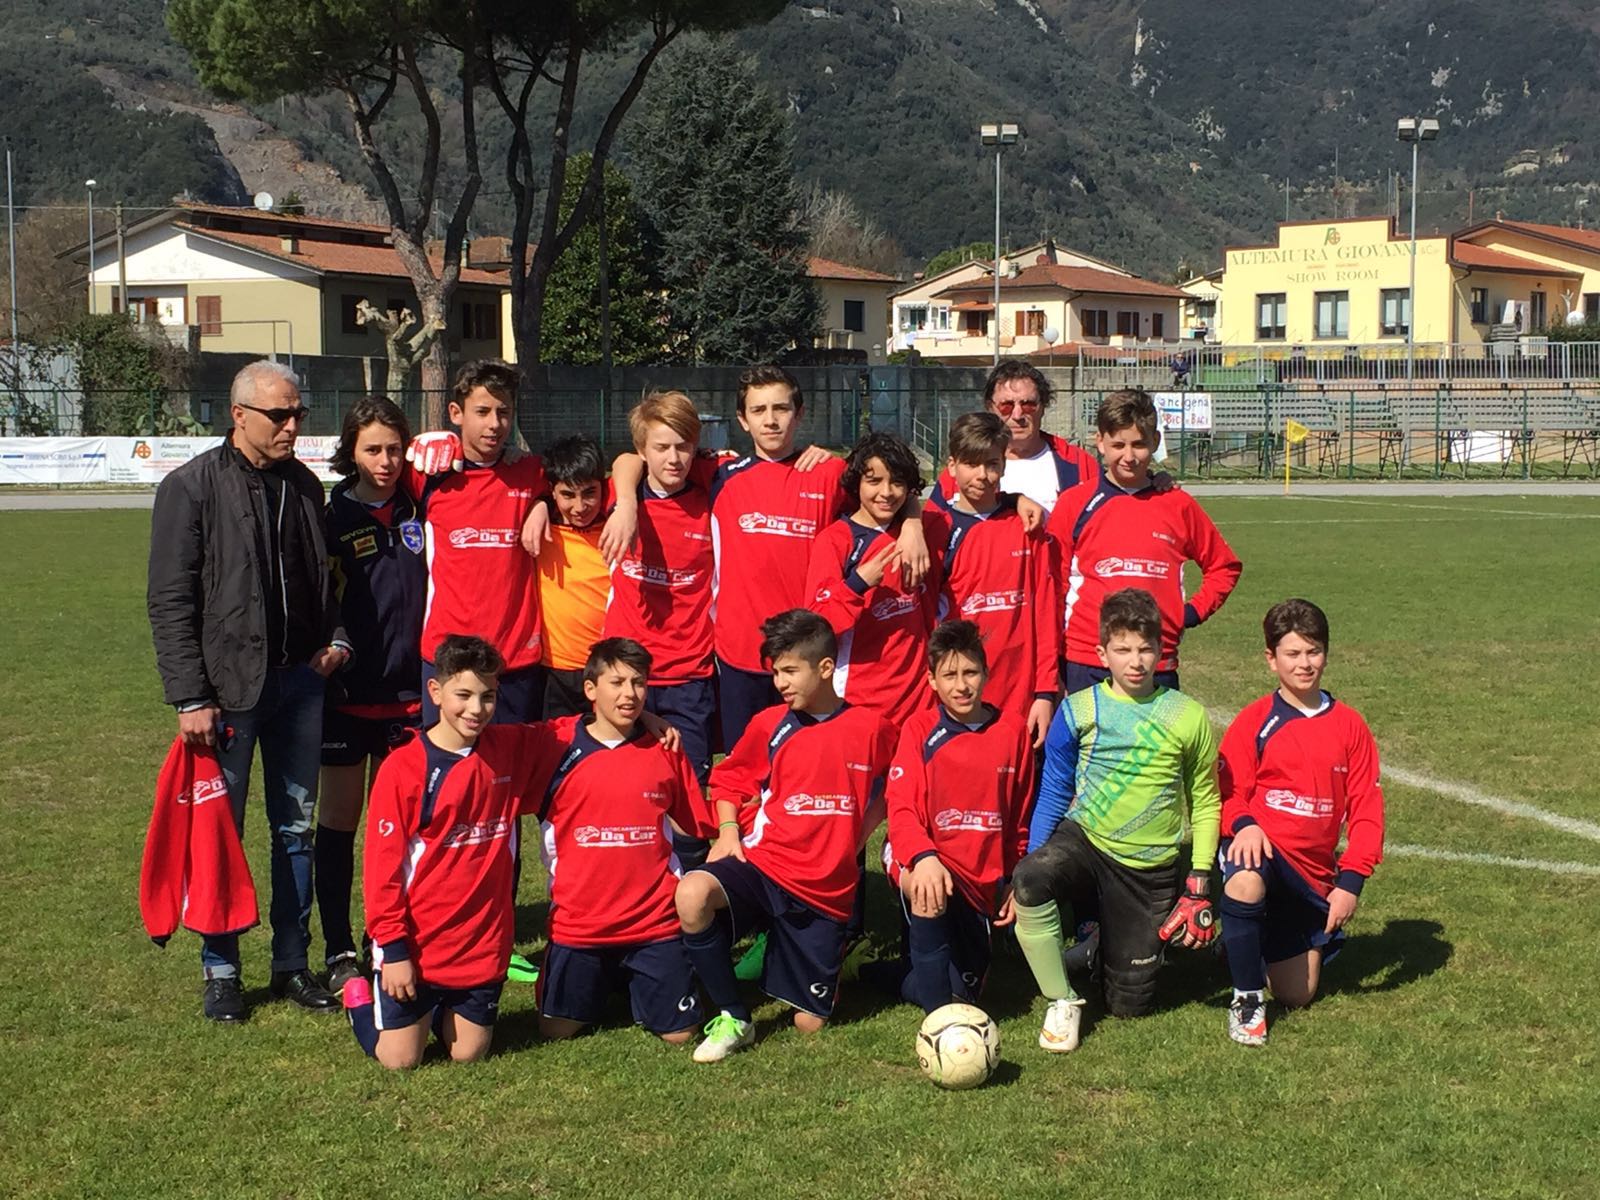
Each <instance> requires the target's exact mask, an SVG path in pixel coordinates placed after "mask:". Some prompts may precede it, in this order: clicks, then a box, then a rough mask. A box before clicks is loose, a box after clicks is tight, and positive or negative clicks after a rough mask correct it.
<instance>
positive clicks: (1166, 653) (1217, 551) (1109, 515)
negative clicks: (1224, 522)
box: [1049, 480, 1243, 671]
mask: <svg viewBox="0 0 1600 1200" xmlns="http://www.w3.org/2000/svg"><path fill="white" fill-rule="evenodd" d="M1049 530H1050V536H1051V537H1053V538H1055V540H1056V543H1057V545H1059V546H1060V547H1061V563H1062V576H1063V578H1062V583H1061V589H1062V593H1063V605H1064V613H1065V616H1064V620H1063V622H1062V624H1063V627H1064V628H1065V631H1066V633H1065V638H1066V658H1067V660H1068V661H1069V662H1076V663H1088V664H1089V665H1091V666H1099V665H1100V659H1099V656H1098V655H1097V654H1096V653H1095V647H1096V646H1097V645H1098V644H1099V642H1100V604H1101V602H1102V601H1104V600H1105V598H1106V597H1107V596H1108V595H1110V594H1111V593H1112V592H1115V591H1119V590H1121V589H1122V588H1125V587H1137V588H1143V589H1144V590H1145V591H1147V592H1149V593H1150V594H1151V595H1152V596H1154V597H1155V599H1156V603H1157V604H1158V605H1159V606H1160V608H1161V661H1160V662H1159V663H1158V664H1157V668H1156V669H1157V670H1162V671H1175V670H1177V669H1178V642H1179V641H1180V640H1181V639H1182V637H1183V631H1184V630H1185V629H1186V628H1189V627H1190V626H1192V625H1198V624H1199V623H1200V622H1201V621H1204V620H1205V619H1206V618H1207V617H1209V616H1211V614H1212V613H1214V612H1216V611H1217V609H1219V608H1221V607H1222V602H1223V601H1224V600H1226V599H1227V598H1228V594H1229V593H1230V592H1232V591H1233V588H1234V585H1235V584H1237V583H1238V582H1239V573H1240V571H1242V570H1243V564H1241V563H1240V562H1239V556H1238V555H1237V554H1235V553H1234V552H1233V549H1232V547H1230V546H1229V545H1228V543H1227V542H1225V541H1224V540H1223V538H1222V534H1220V533H1218V532H1217V527H1216V526H1215V525H1213V524H1212V523H1211V518H1210V517H1208V516H1207V515H1206V512H1205V510H1204V509H1203V508H1201V507H1200V505H1199V503H1198V502H1196V500H1195V498H1194V497H1193V496H1191V495H1189V493H1188V492H1184V491H1179V490H1177V489H1173V490H1172V491H1166V492H1158V491H1156V490H1155V488H1153V487H1147V488H1145V489H1144V490H1142V491H1138V492H1125V491H1123V490H1122V489H1121V488H1119V487H1117V486H1116V485H1115V484H1113V483H1111V482H1110V481H1109V480H1105V481H1098V482H1086V483H1081V484H1079V485H1078V486H1077V487H1075V488H1073V489H1072V490H1071V491H1070V492H1067V493H1065V494H1064V495H1063V496H1062V497H1061V499H1060V500H1059V501H1058V502H1057V504H1056V507H1055V511H1054V512H1052V513H1051V514H1050V524H1049ZM1191 559H1192V560H1193V561H1194V562H1196V563H1199V564H1200V572H1201V579H1200V590H1199V591H1197V592H1195V594H1194V595H1193V596H1192V597H1190V598H1189V600H1188V602H1187V603H1185V601H1184V596H1183V564H1184V563H1185V562H1187V561H1189V560H1191Z"/></svg>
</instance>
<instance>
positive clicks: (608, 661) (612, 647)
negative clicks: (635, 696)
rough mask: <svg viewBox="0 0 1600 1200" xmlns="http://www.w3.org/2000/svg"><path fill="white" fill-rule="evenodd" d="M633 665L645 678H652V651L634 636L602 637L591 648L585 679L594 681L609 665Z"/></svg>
mask: <svg viewBox="0 0 1600 1200" xmlns="http://www.w3.org/2000/svg"><path fill="white" fill-rule="evenodd" d="M615 666H624V667H632V668H633V669H634V670H635V671H637V672H638V673H639V674H640V675H642V676H643V677H644V678H645V679H647V680H648V679H649V678H650V651H648V650H646V649H645V648H644V647H643V646H641V645H640V644H639V643H638V642H636V641H634V640H633V639H632V638H625V637H608V638H601V639H600V640H599V641H598V642H596V643H595V644H594V645H593V646H591V647H590V648H589V657H588V658H587V659H585V660H584V663H583V681H584V682H585V683H593V682H594V681H595V680H597V679H599V678H600V676H601V675H603V674H604V673H605V670H606V668H607V667H615Z"/></svg>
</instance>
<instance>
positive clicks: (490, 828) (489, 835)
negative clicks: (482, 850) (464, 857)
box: [439, 817, 511, 850]
mask: <svg viewBox="0 0 1600 1200" xmlns="http://www.w3.org/2000/svg"><path fill="white" fill-rule="evenodd" d="M510 833H511V822H510V820H509V819H508V818H506V817H493V818H491V819H490V820H487V821H457V822H456V823H455V824H454V825H452V826H451V827H450V832H449V833H447V834H445V835H444V838H443V839H442V840H441V841H440V843H439V844H440V846H442V847H443V848H444V849H446V850H459V849H461V848H462V847H463V846H481V845H483V844H484V843H485V842H493V841H498V840H499V839H500V838H503V837H506V836H508V835H509V834H510Z"/></svg>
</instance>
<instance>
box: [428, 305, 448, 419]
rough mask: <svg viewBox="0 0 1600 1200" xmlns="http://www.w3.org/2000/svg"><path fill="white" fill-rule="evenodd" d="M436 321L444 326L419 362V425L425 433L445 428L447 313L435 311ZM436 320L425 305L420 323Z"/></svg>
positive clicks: (433, 313)
mask: <svg viewBox="0 0 1600 1200" xmlns="http://www.w3.org/2000/svg"><path fill="white" fill-rule="evenodd" d="M437 313H438V319H439V320H440V321H442V322H443V326H442V327H441V328H440V329H439V331H438V333H437V334H435V335H434V338H433V340H432V341H430V342H429V343H428V353H427V354H426V355H424V356H423V359H422V370H421V376H422V423H423V425H424V427H425V428H427V429H443V428H444V427H445V407H446V405H445V401H446V393H447V392H448V390H449V388H450V350H449V347H448V346H447V345H446V344H445V343H446V334H447V333H448V332H449V325H450V322H449V319H448V313H449V309H448V307H446V306H441V307H440V308H439V309H438V310H437ZM434 316H435V309H434V307H433V306H432V305H429V304H427V303H424V304H423V306H422V319H423V320H424V321H426V320H429V319H430V318H433V317H434Z"/></svg>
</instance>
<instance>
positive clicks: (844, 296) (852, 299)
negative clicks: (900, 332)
mask: <svg viewBox="0 0 1600 1200" xmlns="http://www.w3.org/2000/svg"><path fill="white" fill-rule="evenodd" d="M806 273H807V274H808V275H809V276H810V277H811V283H812V285H813V286H814V287H815V288H816V289H817V296H818V298H819V299H820V300H821V301H822V318H821V321H820V323H819V329H818V333H817V345H818V347H819V348H822V349H828V350H865V351H866V352H867V361H868V362H870V363H882V362H886V361H888V356H889V350H890V348H891V347H890V346H889V338H888V333H889V297H890V296H891V295H893V294H894V290H895V288H897V287H898V286H899V285H900V280H899V279H897V278H896V277H895V276H893V275H885V274H884V273H883V272H881V271H870V270H868V269H867V268H866V267H854V266H851V265H849V264H848V263H841V262H834V261H833V260H832V259H828V258H817V257H815V256H812V258H811V261H810V264H809V267H808V269H807V272H806Z"/></svg>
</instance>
